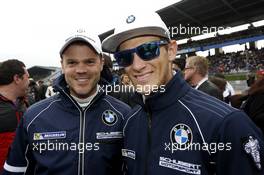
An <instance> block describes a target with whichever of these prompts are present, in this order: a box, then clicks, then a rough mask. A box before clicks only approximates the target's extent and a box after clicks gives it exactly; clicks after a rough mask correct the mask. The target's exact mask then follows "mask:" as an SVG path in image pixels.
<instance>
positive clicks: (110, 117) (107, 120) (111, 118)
mask: <svg viewBox="0 0 264 175" xmlns="http://www.w3.org/2000/svg"><path fill="white" fill-rule="evenodd" d="M117 120H118V117H117V115H116V113H115V112H114V111H112V110H105V111H104V112H103V114H102V121H103V122H104V124H106V125H109V126H113V125H114V124H116V122H117Z"/></svg>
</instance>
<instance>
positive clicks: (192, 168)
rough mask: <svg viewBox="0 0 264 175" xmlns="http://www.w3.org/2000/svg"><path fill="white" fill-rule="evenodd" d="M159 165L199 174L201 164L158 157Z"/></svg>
mask: <svg viewBox="0 0 264 175" xmlns="http://www.w3.org/2000/svg"><path fill="white" fill-rule="evenodd" d="M159 166H162V167H166V168H170V169H174V170H177V171H181V172H184V173H188V174H201V165H198V164H193V163H188V162H183V161H179V160H174V159H170V158H167V157H160V160H159Z"/></svg>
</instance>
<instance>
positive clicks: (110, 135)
mask: <svg viewBox="0 0 264 175" xmlns="http://www.w3.org/2000/svg"><path fill="white" fill-rule="evenodd" d="M121 138H123V133H122V132H98V133H96V139H121Z"/></svg>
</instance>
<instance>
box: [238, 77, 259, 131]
mask: <svg viewBox="0 0 264 175" xmlns="http://www.w3.org/2000/svg"><path fill="white" fill-rule="evenodd" d="M263 99H264V77H261V78H259V79H258V80H256V82H255V83H254V84H253V85H252V86H251V87H250V88H249V90H248V98H247V100H246V102H245V103H244V104H243V106H242V109H243V110H244V111H245V112H246V113H247V114H248V116H249V117H250V118H251V119H252V120H253V122H254V123H255V124H256V125H257V126H258V127H259V128H260V129H261V130H262V132H263V133H264V100H263Z"/></svg>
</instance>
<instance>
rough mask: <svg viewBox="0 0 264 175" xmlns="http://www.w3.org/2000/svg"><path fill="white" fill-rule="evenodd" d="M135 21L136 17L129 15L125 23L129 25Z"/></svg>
mask: <svg viewBox="0 0 264 175" xmlns="http://www.w3.org/2000/svg"><path fill="white" fill-rule="evenodd" d="M135 19H136V17H135V16H134V15H130V16H128V17H127V19H126V22H127V23H128V24H129V23H132V22H134V21H135Z"/></svg>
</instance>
